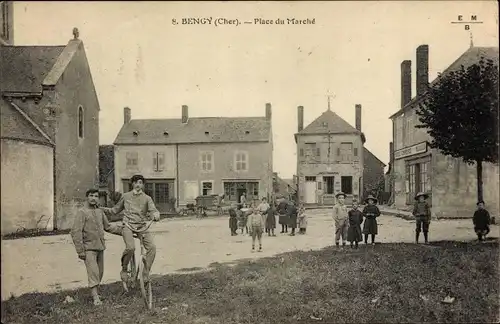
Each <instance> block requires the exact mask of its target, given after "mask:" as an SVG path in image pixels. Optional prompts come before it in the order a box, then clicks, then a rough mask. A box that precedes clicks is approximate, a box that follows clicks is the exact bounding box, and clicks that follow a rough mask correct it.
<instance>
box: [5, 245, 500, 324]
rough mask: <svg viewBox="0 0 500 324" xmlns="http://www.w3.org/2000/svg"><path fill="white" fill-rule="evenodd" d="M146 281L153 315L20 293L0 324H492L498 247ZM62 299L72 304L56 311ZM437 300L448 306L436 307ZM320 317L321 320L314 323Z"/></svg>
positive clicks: (370, 254)
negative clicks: (150, 290) (150, 283)
mask: <svg viewBox="0 0 500 324" xmlns="http://www.w3.org/2000/svg"><path fill="white" fill-rule="evenodd" d="M213 266H214V267H213V269H212V270H211V271H207V272H200V273H195V274H174V275H165V276H159V277H154V278H153V293H154V298H155V309H154V310H153V311H151V312H148V311H145V309H144V306H143V303H142V300H141V299H140V295H139V292H138V291H134V292H133V293H132V294H131V295H127V296H123V295H121V286H120V285H121V284H120V283H114V284H110V285H105V286H103V287H102V288H101V294H102V295H103V296H104V297H107V299H106V300H105V306H102V307H98V308H94V307H93V306H91V299H90V296H89V291H88V290H87V289H78V290H76V291H66V292H61V293H56V294H27V295H23V296H21V297H18V298H12V299H10V300H8V301H6V302H3V303H2V323H30V324H31V323H171V324H180V323H224V324H231V323H285V324H286V323H311V322H317V323H322V322H323V323H403V322H412V323H417V322H460V323H466V322H474V323H480V322H483V323H484V322H497V321H498V309H499V297H498V296H499V291H498V284H499V278H498V241H494V242H488V243H484V244H474V243H472V244H471V243H458V242H437V243H435V244H433V245H432V246H424V245H414V244H380V245H377V246H375V247H371V246H360V248H359V250H351V249H350V248H347V249H345V250H337V249H335V248H327V249H324V250H321V251H309V252H302V251H296V252H292V253H286V254H282V255H279V256H276V257H271V258H264V259H260V260H257V261H254V260H247V261H241V262H240V263H239V264H237V265H236V266H234V267H230V266H228V265H225V264H220V263H218V264H214V265H213ZM67 295H70V296H72V297H73V298H74V299H75V300H76V302H74V303H71V304H64V303H63V301H64V298H65V297H66V296H67ZM446 296H451V297H454V298H455V301H454V302H453V303H452V304H444V303H442V300H443V299H444V298H445V297H446ZM318 319H321V320H318Z"/></svg>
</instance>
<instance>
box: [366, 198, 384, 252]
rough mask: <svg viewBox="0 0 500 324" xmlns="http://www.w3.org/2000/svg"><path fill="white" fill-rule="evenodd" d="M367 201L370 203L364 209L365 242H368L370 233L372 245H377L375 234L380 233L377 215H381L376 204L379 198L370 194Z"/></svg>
mask: <svg viewBox="0 0 500 324" xmlns="http://www.w3.org/2000/svg"><path fill="white" fill-rule="evenodd" d="M365 202H366V203H367V204H368V205H366V206H365V208H364V209H363V217H364V218H365V223H364V225H363V234H365V244H368V235H369V234H370V235H371V237H372V245H375V235H377V234H378V228H377V217H379V216H380V210H379V209H378V207H377V206H376V203H377V198H375V197H373V196H372V195H369V196H368V197H367V198H366V199H365Z"/></svg>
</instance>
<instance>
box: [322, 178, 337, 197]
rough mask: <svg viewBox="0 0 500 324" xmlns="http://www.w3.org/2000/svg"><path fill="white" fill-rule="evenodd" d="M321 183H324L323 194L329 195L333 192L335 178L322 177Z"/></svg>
mask: <svg viewBox="0 0 500 324" xmlns="http://www.w3.org/2000/svg"><path fill="white" fill-rule="evenodd" d="M323 181H324V182H325V194H328V195H331V194H333V192H334V183H335V177H331V176H328V177H323Z"/></svg>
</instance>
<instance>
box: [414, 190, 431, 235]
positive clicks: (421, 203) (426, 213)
mask: <svg viewBox="0 0 500 324" xmlns="http://www.w3.org/2000/svg"><path fill="white" fill-rule="evenodd" d="M427 198H429V195H427V194H426V193H423V192H419V193H418V194H417V195H416V196H415V200H416V202H415V206H413V216H415V220H416V225H417V227H416V229H415V243H417V244H418V238H419V236H420V232H422V231H423V232H424V240H425V244H427V243H428V242H429V241H428V240H429V224H430V223H431V207H430V205H429V203H428V202H427V201H426V200H427Z"/></svg>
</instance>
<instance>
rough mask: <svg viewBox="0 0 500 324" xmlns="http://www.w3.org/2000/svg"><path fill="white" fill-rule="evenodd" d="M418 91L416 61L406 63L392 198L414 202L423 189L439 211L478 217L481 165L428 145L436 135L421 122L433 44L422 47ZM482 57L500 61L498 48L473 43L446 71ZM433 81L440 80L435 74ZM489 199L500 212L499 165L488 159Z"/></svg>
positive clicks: (396, 120)
mask: <svg viewBox="0 0 500 324" xmlns="http://www.w3.org/2000/svg"><path fill="white" fill-rule="evenodd" d="M416 54H417V64H416V65H417V71H416V72H417V78H416V79H417V82H416V83H417V87H416V88H417V95H416V96H415V97H414V98H413V99H412V96H411V84H412V82H411V61H409V60H405V61H403V62H402V64H401V81H402V82H401V108H400V110H399V111H398V112H396V113H395V114H394V115H392V116H391V117H390V118H391V119H392V122H393V143H394V145H391V174H390V178H391V181H390V182H389V187H391V189H392V191H393V192H392V197H393V199H392V201H393V203H394V205H395V206H396V207H399V208H405V207H407V206H409V205H411V204H413V202H414V196H415V194H416V193H417V192H420V191H423V192H427V193H428V194H429V195H430V201H431V204H432V207H433V213H435V214H436V215H437V216H443V217H445V216H446V215H459V216H470V217H472V214H473V211H474V210H475V207H476V200H477V182H476V166H475V165H467V164H466V163H464V162H463V161H462V160H461V159H457V158H453V157H451V156H445V155H443V154H442V153H440V152H439V150H437V149H431V148H430V147H429V145H428V143H429V141H430V140H431V138H430V137H429V134H428V133H427V131H426V129H423V128H416V127H415V126H417V125H418V124H419V120H418V115H417V114H416V111H417V109H418V106H419V104H420V103H421V102H422V99H423V98H425V91H426V88H427V87H428V84H429V78H428V70H429V47H428V46H427V45H421V46H419V47H418V48H417V51H416ZM481 57H486V58H490V59H493V60H495V61H496V62H497V64H498V48H485V47H471V48H469V49H468V50H467V51H465V52H464V53H463V54H462V55H461V56H460V57H459V58H458V59H457V60H456V61H455V62H453V63H452V64H451V65H450V66H449V67H448V68H447V69H445V70H444V71H443V73H442V75H446V74H448V73H450V72H452V71H456V70H458V69H460V67H461V66H462V65H463V66H464V67H466V68H467V67H468V66H470V65H472V64H474V63H477V62H479V60H480V58H481ZM433 82H436V80H434V81H433ZM483 186H484V188H483V189H484V200H485V201H486V203H487V204H488V208H489V209H490V211H496V212H498V200H499V173H498V165H495V164H491V163H484V164H483Z"/></svg>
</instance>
